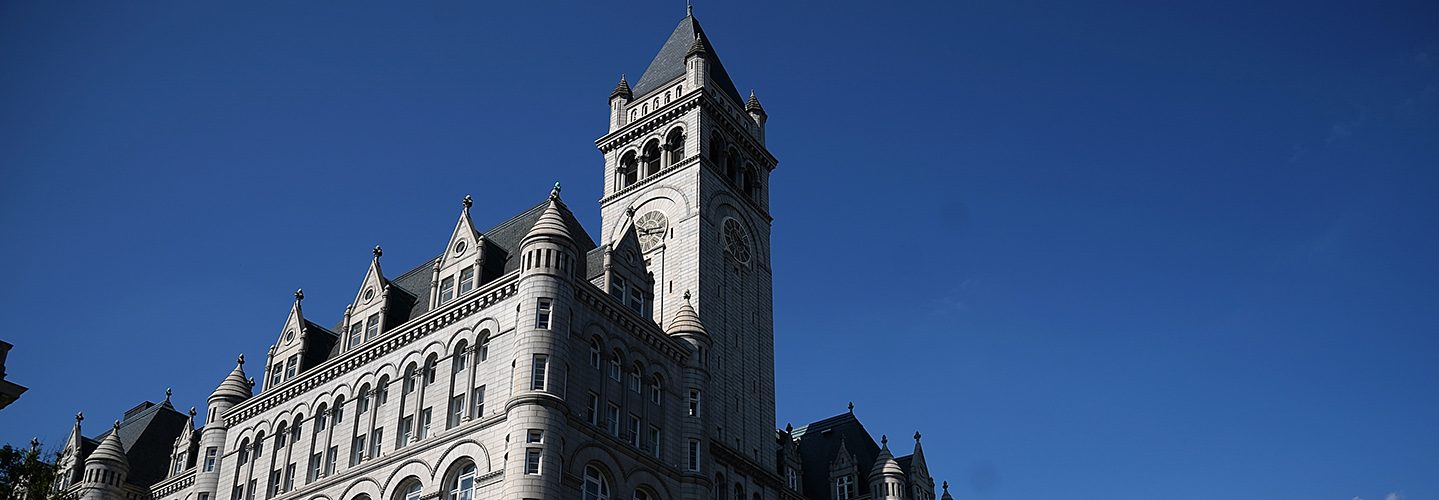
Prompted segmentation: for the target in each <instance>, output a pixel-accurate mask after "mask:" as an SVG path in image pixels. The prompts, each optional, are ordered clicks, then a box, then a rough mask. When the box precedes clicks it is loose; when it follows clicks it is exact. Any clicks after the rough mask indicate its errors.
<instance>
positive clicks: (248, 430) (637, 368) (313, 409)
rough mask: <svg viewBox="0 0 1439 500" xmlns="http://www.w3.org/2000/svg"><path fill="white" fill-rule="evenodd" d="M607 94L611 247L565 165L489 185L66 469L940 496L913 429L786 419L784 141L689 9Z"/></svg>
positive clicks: (526, 493)
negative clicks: (778, 222) (181, 405)
mask: <svg viewBox="0 0 1439 500" xmlns="http://www.w3.org/2000/svg"><path fill="white" fill-rule="evenodd" d="M610 107H611V116H610V120H609V123H610V129H609V131H608V133H607V134H606V135H605V136H604V137H601V138H600V139H599V140H597V141H596V144H597V146H598V147H599V150H600V152H601V153H602V154H603V157H604V165H605V168H604V180H603V182H604V196H603V198H602V199H601V200H600V205H601V212H602V221H601V233H600V236H601V237H600V240H599V242H598V243H596V242H594V241H593V240H592V239H591V237H590V236H589V234H588V233H587V232H586V231H585V229H584V228H583V226H582V225H581V224H579V222H578V221H576V220H575V217H574V215H573V214H572V213H571V212H570V210H569V209H568V208H567V207H566V205H565V203H564V201H563V200H562V198H561V193H560V188H559V186H558V185H556V186H555V188H554V190H553V191H552V192H551V193H550V196H549V197H548V198H547V199H544V200H542V201H541V202H540V203H539V204H537V205H535V206H534V207H532V208H530V209H528V210H526V211H524V212H522V213H521V214H519V215H517V216H515V217H513V218H511V219H509V220H508V221H505V222H503V223H501V224H499V225H497V226H495V227H493V228H491V229H489V230H487V231H479V230H477V228H476V227H475V225H474V222H473V221H472V219H471V214H470V206H471V203H470V200H469V199H468V197H467V198H466V199H465V201H464V203H463V208H462V209H461V211H460V214H459V217H458V220H457V222H456V226H455V230H454V231H453V232H452V234H451V235H450V238H449V240H448V241H447V242H446V243H445V246H444V247H443V251H442V252H441V253H440V255H438V256H436V257H435V258H433V259H431V260H429V261H426V262H424V263H421V264H420V265H418V266H416V267H414V268H413V269H411V270H409V271H407V272H405V273H403V274H400V275H398V276H395V277H390V276H387V275H386V274H385V272H384V271H383V267H382V266H381V260H382V256H383V252H382V251H381V249H380V248H378V247H377V248H375V249H374V252H373V255H374V259H373V260H372V262H371V264H370V266H369V267H368V268H367V269H366V270H365V273H364V277H363V278H362V279H361V280H360V286H359V287H358V288H357V291H356V296H355V300H354V302H353V303H351V304H350V305H349V306H348V307H347V308H346V309H345V311H344V313H343V315H342V318H341V319H340V320H339V321H338V322H337V323H336V324H335V325H333V327H326V326H323V325H321V324H319V323H315V322H312V321H310V320H309V319H307V318H306V314H305V310H304V309H303V307H302V303H303V299H304V294H303V292H298V291H297V292H296V293H295V302H294V305H293V306H292V307H291V309H290V311H289V314H288V316H287V318H286V320H285V323H284V326H283V328H281V332H280V333H279V335H278V337H277V338H276V341H275V344H274V345H273V346H272V347H271V349H270V351H269V352H268V353H267V356H266V358H265V360H264V361H265V364H264V366H262V367H260V368H259V369H253V368H250V369H247V367H246V364H245V359H244V357H243V356H242V357H240V358H239V359H238V360H237V363H236V366H235V367H234V369H233V370H232V371H231V372H230V374H229V375H228V376H226V377H225V378H224V379H223V381H222V382H221V384H220V386H219V387H218V388H217V389H216V390H215V392H214V393H213V394H211V396H210V397H209V398H208V400H207V405H206V406H205V408H204V411H203V412H200V411H197V410H196V409H194V408H192V409H191V410H190V411H189V412H188V413H181V412H179V411H177V410H176V409H175V408H174V407H173V405H172V404H171V402H170V400H169V397H168V394H167V397H166V400H165V401H164V402H162V403H160V404H154V403H149V402H146V403H143V404H141V405H140V406H138V407H136V409H132V410H131V411H130V412H126V415H125V418H124V419H122V420H121V421H118V422H116V423H115V424H114V425H113V427H112V428H111V430H110V432H107V433H104V434H102V435H100V436H98V437H96V438H93V439H92V438H87V437H84V436H83V435H82V433H81V420H82V419H81V417H79V416H77V419H76V422H75V426H74V429H73V431H72V433H71V436H70V440H69V442H68V443H67V444H66V451H65V454H64V458H63V459H62V463H61V466H62V467H63V468H64V470H65V471H66V473H65V479H64V481H63V482H62V485H61V486H62V487H63V488H67V489H70V490H71V491H74V492H76V493H79V494H80V498H82V499H85V500H92V499H93V500H101V499H135V500H138V499H156V500H257V499H271V498H284V499H289V498H303V499H327V500H354V499H365V500H418V499H422V498H423V499H431V498H444V499H456V500H459V499H464V500H470V499H491V498H493V499H501V498H503V499H572V498H585V499H600V498H603V499H637V500H638V499H644V500H652V499H688V500H708V499H723V500H730V499H734V500H761V499H763V500H779V499H799V498H811V499H827V498H876V499H879V498H884V499H898V498H915V499H921V500H927V499H932V498H933V497H934V483H933V480H931V479H930V476H929V474H928V470H927V466H926V465H925V462H924V455H923V451H922V449H921V447H920V446H919V435H918V434H917V433H916V435H915V451H914V453H913V454H911V455H907V456H905V457H900V458H898V459H896V458H895V457H894V455H893V454H891V453H890V452H889V449H888V443H887V441H886V442H885V443H884V446H883V447H881V446H878V445H876V444H875V442H874V440H873V439H872V438H871V437H870V436H869V434H868V433H867V432H865V431H864V430H863V427H862V426H860V425H859V424H858V421H857V420H855V419H854V416H853V413H852V411H851V412H849V413H845V414H842V415H840V416H837V417H833V418H830V419H826V420H822V421H820V422H816V423H814V424H810V425H809V426H805V427H802V428H800V429H794V428H792V427H787V428H786V429H785V430H776V429H775V428H774V423H775V397H774V396H775V371H774V330H773V326H774V322H773V310H772V304H773V300H772V293H771V287H772V284H771V272H770V259H769V256H770V250H769V242H770V220H771V218H770V216H769V211H768V210H769V189H768V186H769V175H770V172H771V171H773V169H774V168H775V166H776V163H777V161H776V159H775V158H774V157H773V156H772V155H770V154H769V152H768V150H767V149H766V148H765V139H764V130H765V125H766V121H767V119H768V116H767V114H766V112H765V111H764V108H763V107H762V106H761V105H760V103H759V101H758V99H757V98H756V97H755V96H754V95H753V93H751V95H750V96H749V98H748V99H742V98H741V96H740V94H739V93H738V92H737V91H736V90H735V88H734V84H733V83H732V82H731V81H730V79H729V76H728V74H727V73H726V72H725V71H724V67H723V66H722V65H721V64H720V62H719V58H718V56H717V55H716V54H715V52H714V48H713V46H712V45H711V44H710V43H709V40H708V38H707V36H706V35H705V34H704V32H703V30H701V29H700V27H699V24H698V22H697V21H696V20H695V19H694V17H693V16H692V15H691V16H686V17H685V18H684V19H683V20H682V21H681V23H680V25H679V26H678V27H677V28H676V29H675V31H674V32H673V33H672V34H671V36H670V37H669V39H667V40H666V42H665V45H664V46H663V47H662V48H661V50H660V52H659V54H658V55H657V56H656V57H655V59H654V62H652V63H651V65H650V67H649V68H648V69H647V70H646V71H645V73H644V75H643V76H642V77H641V78H640V80H639V81H638V82H637V84H636V86H635V87H634V88H631V87H630V86H629V82H628V81H626V80H624V79H622V80H621V82H620V84H619V85H618V86H617V87H616V89H615V90H614V92H613V93H612V94H611V98H610ZM247 373H256V374H258V375H260V380H261V381H262V382H261V383H260V384H256V382H255V381H254V380H253V379H251V378H249V377H248V376H247ZM257 386H258V387H260V388H262V390H258V391H256V390H255V389H256V388H257ZM946 496H947V494H946Z"/></svg>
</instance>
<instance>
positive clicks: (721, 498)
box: [715, 475, 729, 500]
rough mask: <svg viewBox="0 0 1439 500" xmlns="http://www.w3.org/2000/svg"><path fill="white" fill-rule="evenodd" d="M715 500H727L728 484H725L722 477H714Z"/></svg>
mask: <svg viewBox="0 0 1439 500" xmlns="http://www.w3.org/2000/svg"><path fill="white" fill-rule="evenodd" d="M715 500H729V483H726V482H725V480H724V476H720V475H716V476H715Z"/></svg>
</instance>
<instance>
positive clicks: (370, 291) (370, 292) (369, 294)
mask: <svg viewBox="0 0 1439 500" xmlns="http://www.w3.org/2000/svg"><path fill="white" fill-rule="evenodd" d="M374 299H375V289H374V288H373V287H371V288H366V289H365V302H366V303H369V302H370V301H371V300H374Z"/></svg>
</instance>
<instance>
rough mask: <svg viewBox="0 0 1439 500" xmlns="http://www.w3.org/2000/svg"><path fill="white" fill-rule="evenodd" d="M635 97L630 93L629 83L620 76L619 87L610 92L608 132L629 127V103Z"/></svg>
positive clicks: (623, 76) (616, 86)
mask: <svg viewBox="0 0 1439 500" xmlns="http://www.w3.org/2000/svg"><path fill="white" fill-rule="evenodd" d="M634 98H635V95H634V93H633V92H631V91H630V82H629V81H627V80H625V75H620V83H619V85H615V90H614V91H613V92H610V132H614V131H616V130H619V129H621V128H624V126H625V125H629V116H628V115H627V114H626V113H628V112H629V111H628V109H629V104H630V101H632V100H634Z"/></svg>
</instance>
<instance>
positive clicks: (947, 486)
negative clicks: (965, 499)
mask: <svg viewBox="0 0 1439 500" xmlns="http://www.w3.org/2000/svg"><path fill="white" fill-rule="evenodd" d="M944 492H945V493H949V481H945V482H944Z"/></svg>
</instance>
